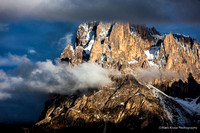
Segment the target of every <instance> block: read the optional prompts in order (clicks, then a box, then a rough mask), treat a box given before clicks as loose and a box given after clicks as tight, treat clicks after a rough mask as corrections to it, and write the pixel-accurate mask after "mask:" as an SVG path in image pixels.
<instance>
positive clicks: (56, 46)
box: [0, 0, 200, 123]
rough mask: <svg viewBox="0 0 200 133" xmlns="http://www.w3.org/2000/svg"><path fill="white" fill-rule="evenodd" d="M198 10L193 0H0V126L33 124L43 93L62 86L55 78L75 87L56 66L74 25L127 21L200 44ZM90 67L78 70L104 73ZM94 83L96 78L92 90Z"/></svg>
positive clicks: (73, 76) (69, 72)
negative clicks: (194, 39) (186, 37)
mask: <svg viewBox="0 0 200 133" xmlns="http://www.w3.org/2000/svg"><path fill="white" fill-rule="evenodd" d="M199 7H200V1H199V0H176V1H174V0H148V1H147V0H101V1H100V0H33V1H30V0H15V1H13V0H0V108H1V110H0V123H1V122H7V123H19V122H33V123H34V122H36V121H37V120H38V117H39V115H40V113H41V111H42V109H43V107H44V103H45V101H46V100H47V98H48V94H49V93H52V92H56V91H55V90H54V89H50V90H48V88H46V87H47V86H50V87H49V88H51V87H55V88H56V87H60V88H61V90H60V91H59V92H60V93H61V92H63V90H62V88H63V86H65V85H66V84H61V83H62V82H63V80H60V79H62V78H63V77H64V78H65V79H66V83H70V82H71V83H76V82H74V81H76V80H77V79H78V76H77V73H76V71H75V70H73V69H71V68H69V67H67V66H65V67H66V68H67V69H66V68H63V66H60V65H59V64H58V63H57V62H58V60H59V59H58V58H59V56H60V54H61V52H62V50H63V49H64V48H65V47H66V46H67V45H73V44H74V41H75V37H76V30H77V28H78V25H79V24H80V23H82V22H86V21H93V20H97V21H112V22H113V21H122V22H123V21H130V22H132V23H138V24H146V25H147V26H149V27H152V26H155V27H156V28H157V30H158V31H160V32H163V33H168V32H173V33H181V34H185V35H190V36H192V37H195V38H197V40H198V42H200V15H199V12H200V8H199ZM90 66H92V65H88V64H86V65H83V66H81V67H80V68H78V71H79V70H87V69H90V70H93V69H94V70H96V69H98V70H100V73H98V77H101V76H102V75H101V74H102V73H101V72H103V73H104V70H101V69H99V68H97V67H96V66H92V67H91V68H88V67H90ZM44 68H46V69H44ZM57 70H59V71H57ZM63 71H65V75H63V74H60V73H63ZM83 75H84V74H83ZM84 76H88V77H91V78H92V79H94V77H92V76H91V75H87V74H86V75H84ZM46 77H49V78H47V80H46ZM55 77H56V78H55ZM39 80H40V81H42V82H43V83H44V84H42V83H41V82H39ZM79 80H80V81H81V82H83V81H82V80H81V79H79ZM53 81H54V82H53ZM50 82H51V84H48V83H50ZM96 82H97V83H98V82H103V81H102V78H100V79H95V80H94V82H93V84H92V85H94V84H96ZM25 83H26V84H25ZM32 83H35V84H36V83H37V85H35V88H36V89H35V88H34V87H33V86H32ZM41 86H42V88H43V89H41ZM70 87H71V86H70ZM73 87H74V86H73ZM37 88H39V89H37ZM75 88H77V87H75ZM40 89H41V90H40ZM39 90H40V91H39Z"/></svg>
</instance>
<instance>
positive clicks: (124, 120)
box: [37, 75, 196, 132]
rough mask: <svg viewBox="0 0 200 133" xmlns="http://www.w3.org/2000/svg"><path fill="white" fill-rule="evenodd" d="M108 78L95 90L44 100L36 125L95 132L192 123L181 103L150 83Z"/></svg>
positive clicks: (145, 129) (126, 78)
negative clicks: (41, 116)
mask: <svg viewBox="0 0 200 133" xmlns="http://www.w3.org/2000/svg"><path fill="white" fill-rule="evenodd" d="M112 79H113V84H112V85H110V86H107V87H102V88H99V90H88V92H87V93H78V92H76V93H75V94H73V95H67V96H62V95H55V96H54V98H51V99H50V100H49V101H48V102H47V104H46V109H47V110H46V111H44V115H43V116H45V117H44V118H43V120H41V121H40V122H38V123H37V125H38V126H40V127H45V128H47V129H48V128H49V129H50V130H51V129H54V130H56V129H57V130H59V129H63V128H66V129H67V127H68V128H70V127H76V128H78V129H82V128H86V129H88V130H89V129H91V130H92V131H93V130H94V129H98V131H99V132H103V131H104V130H106V131H109V130H112V131H113V130H114V131H115V130H116V131H122V129H125V130H126V131H129V132H130V131H144V132H146V131H154V132H157V131H159V127H160V126H192V125H193V126H194V125H195V124H196V123H194V122H193V120H192V116H191V114H189V113H188V112H187V111H185V110H184V109H183V107H182V106H180V105H179V104H178V103H176V102H175V101H174V100H173V99H171V98H170V97H168V96H167V95H165V94H164V93H162V92H160V91H159V90H157V89H156V88H154V87H153V86H151V85H149V84H147V85H145V86H144V85H141V84H140V83H138V81H137V80H136V79H135V78H134V77H133V76H131V75H127V76H125V77H121V78H115V77H113V78H112ZM92 91H93V92H92ZM47 120H48V121H47Z"/></svg>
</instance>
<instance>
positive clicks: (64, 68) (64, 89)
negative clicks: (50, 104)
mask: <svg viewBox="0 0 200 133" xmlns="http://www.w3.org/2000/svg"><path fill="white" fill-rule="evenodd" d="M109 74H110V72H109V70H106V69H103V68H101V67H100V66H98V65H97V64H94V63H92V62H88V63H83V64H81V65H79V66H77V67H75V68H72V67H70V66H69V65H67V64H65V63H57V64H53V62H52V61H51V60H46V61H44V62H37V63H36V64H30V63H27V64H22V65H21V66H19V68H17V69H16V70H15V71H14V72H13V73H11V74H7V73H5V72H4V71H2V70H1V71H0V99H3V98H11V97H12V94H13V93H16V92H17V93H18V92H22V93H23V92H26V93H27V92H30V93H31V92H39V93H58V94H66V93H69V92H71V91H75V90H77V89H86V88H96V87H99V86H102V85H107V84H109V83H110V82H111V80H110V78H109ZM3 94H5V95H3Z"/></svg>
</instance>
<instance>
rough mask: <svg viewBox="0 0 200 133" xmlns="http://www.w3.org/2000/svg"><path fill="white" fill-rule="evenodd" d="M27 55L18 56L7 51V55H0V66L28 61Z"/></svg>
mask: <svg viewBox="0 0 200 133" xmlns="http://www.w3.org/2000/svg"><path fill="white" fill-rule="evenodd" d="M30 62H31V61H30V59H28V58H27V55H23V56H19V55H13V54H11V53H8V56H7V57H3V56H0V66H18V65H20V64H27V63H30Z"/></svg>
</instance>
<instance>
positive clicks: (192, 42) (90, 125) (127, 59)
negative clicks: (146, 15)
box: [36, 22, 200, 132]
mask: <svg viewBox="0 0 200 133" xmlns="http://www.w3.org/2000/svg"><path fill="white" fill-rule="evenodd" d="M199 55H200V51H199V44H198V43H197V41H196V39H193V38H191V37H189V36H185V35H181V34H180V35H179V34H173V33H169V34H163V33H159V32H158V31H157V30H156V29H155V28H147V27H146V26H145V25H135V24H130V23H118V22H116V23H105V22H91V23H83V24H80V26H79V27H78V30H77V36H76V42H75V44H74V45H73V46H71V45H68V46H67V47H66V48H65V49H64V51H63V52H62V53H61V56H60V59H61V61H63V62H67V63H68V64H69V65H71V66H72V67H76V66H78V65H79V64H81V63H83V62H88V61H90V62H94V63H97V64H99V66H100V67H103V68H105V69H108V70H117V71H119V72H120V73H121V75H111V76H110V78H111V81H112V82H111V83H110V84H109V85H106V86H101V87H96V88H88V89H85V90H81V91H76V92H73V93H70V94H68V95H57V94H54V95H52V97H51V98H50V99H49V100H48V101H47V102H46V106H45V108H44V111H43V113H42V115H41V118H40V121H39V122H38V123H37V124H36V125H37V126H38V128H39V129H40V130H45V131H51V130H59V131H60V130H66V131H68V130H75V131H77V130H78V129H81V130H82V131H83V130H87V131H99V132H111V131H115V132H117V131H118V132H120V131H127V132H132V131H144V132H146V131H148V132H150V131H154V132H159V131H160V128H159V127H170V126H171V127H179V126H186V127H187V126H196V127H198V126H199V122H198V119H199V118H200V117H199V116H200V112H199V110H200V104H199V96H200V86H199V84H198V82H199V81H200V74H199V60H200V56H199ZM80 74H81V73H80ZM152 85H154V86H156V87H157V88H155V87H154V86H152ZM192 92H195V94H193V93H192ZM174 97H179V98H182V99H179V98H174ZM184 98H190V99H184ZM189 105H194V106H193V108H190V106H189ZM171 131H172V132H173V130H171ZM177 131H178V130H177Z"/></svg>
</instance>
